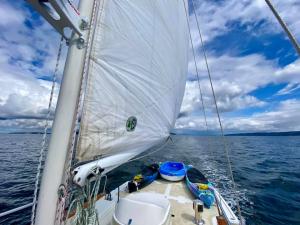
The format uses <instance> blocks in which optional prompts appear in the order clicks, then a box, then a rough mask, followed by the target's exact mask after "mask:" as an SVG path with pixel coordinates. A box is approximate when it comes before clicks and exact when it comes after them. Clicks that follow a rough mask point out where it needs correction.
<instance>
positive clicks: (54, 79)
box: [31, 37, 64, 225]
mask: <svg viewBox="0 0 300 225" xmlns="http://www.w3.org/2000/svg"><path fill="white" fill-rule="evenodd" d="M63 40H64V39H63V37H61V39H60V44H59V49H58V53H57V57H56V64H55V69H54V73H53V76H52V87H51V92H50V98H49V103H48V110H47V116H46V119H45V126H44V132H43V140H42V144H41V150H40V156H39V163H38V168H37V174H36V177H35V185H34V194H33V202H32V204H33V205H32V213H31V225H34V222H35V211H36V204H37V199H38V189H39V184H40V176H41V169H42V164H43V160H44V155H45V150H46V142H47V131H48V128H49V121H50V115H51V107H52V102H53V95H54V90H55V85H56V79H57V73H58V69H59V62H60V57H61V52H62V48H63Z"/></svg>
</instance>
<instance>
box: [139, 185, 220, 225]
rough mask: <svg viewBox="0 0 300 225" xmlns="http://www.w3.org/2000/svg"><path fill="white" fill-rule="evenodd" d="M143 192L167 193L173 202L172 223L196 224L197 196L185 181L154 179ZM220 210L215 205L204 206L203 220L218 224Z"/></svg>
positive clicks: (178, 224)
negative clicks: (191, 191)
mask: <svg viewBox="0 0 300 225" xmlns="http://www.w3.org/2000/svg"><path fill="white" fill-rule="evenodd" d="M141 191H143V192H156V193H160V194H163V195H165V196H166V197H167V198H168V199H169V201H170V203H171V215H172V216H171V224H173V225H181V224H186V225H189V224H195V220H194V218H195V216H194V210H193V200H194V199H195V197H194V196H193V195H192V194H191V193H190V191H189V190H188V188H187V187H186V184H185V182H184V181H181V182H168V181H164V180H157V181H154V182H153V183H152V184H151V185H149V186H147V187H145V188H143V189H142V190H141ZM217 215H218V210H217V207H216V206H215V205H213V206H212V207H210V209H207V208H204V212H203V220H204V221H205V224H216V219H215V218H216V216H217Z"/></svg>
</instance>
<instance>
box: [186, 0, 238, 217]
mask: <svg viewBox="0 0 300 225" xmlns="http://www.w3.org/2000/svg"><path fill="white" fill-rule="evenodd" d="M192 5H193V9H194V10H193V11H194V15H195V19H196V24H197V29H198V33H199V37H200V41H201V47H202V53H203V56H204V59H205V64H206V69H207V74H208V77H209V82H210V87H211V90H212V94H213V99H214V104H215V108H216V112H217V117H218V122H219V126H220V131H221V136H222V141H223V145H224V150H225V154H226V159H227V164H228V169H229V173H230V177H231V180H232V183H233V188H234V190H235V191H237V187H236V183H235V181H234V176H233V172H232V167H231V161H230V157H229V151H228V145H227V142H226V139H225V135H224V129H223V126H222V122H221V117H220V112H219V107H218V104H217V100H216V95H215V91H214V86H213V83H212V78H211V73H210V69H209V66H208V60H207V56H206V50H205V46H204V42H203V38H202V34H201V29H200V25H199V21H198V16H197V14H196V12H195V4H194V0H192ZM236 204H237V210H238V214H239V218H240V222H242V215H241V209H240V204H239V199H238V197H237V199H236Z"/></svg>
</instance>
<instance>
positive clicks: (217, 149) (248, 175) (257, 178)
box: [0, 134, 300, 225]
mask: <svg viewBox="0 0 300 225" xmlns="http://www.w3.org/2000/svg"><path fill="white" fill-rule="evenodd" d="M226 138H227V141H228V146H229V149H230V156H231V161H232V167H233V171H234V177H235V180H236V183H237V186H238V190H237V192H234V191H233V190H232V183H231V181H230V179H229V175H228V169H227V162H226V157H225V154H224V150H223V146H222V142H221V139H220V138H219V137H197V136H183V135H178V136H173V137H172V142H171V143H169V144H168V145H167V146H166V147H165V148H164V149H162V150H161V151H159V152H156V153H154V154H153V155H151V156H149V157H147V158H145V159H142V160H139V161H134V162H131V163H129V164H126V165H123V166H121V167H119V168H118V169H116V170H115V171H113V172H112V173H110V174H109V181H110V183H109V188H114V187H116V186H117V185H118V184H121V183H123V182H125V181H126V180H128V179H130V178H131V177H132V176H133V175H134V174H135V173H137V172H138V171H139V169H140V167H141V166H142V165H144V164H149V163H153V162H160V161H166V160H176V161H182V162H184V163H186V164H193V165H194V166H195V167H197V168H198V169H200V170H201V171H202V172H203V173H204V174H205V175H206V176H207V177H208V178H209V179H210V180H211V181H213V182H214V183H215V185H216V186H217V187H218V188H219V189H220V190H221V192H222V194H223V195H224V196H225V198H226V200H227V201H228V202H230V204H231V205H232V207H235V205H236V204H235V202H234V199H236V197H238V198H239V200H240V205H241V209H242V214H243V217H244V218H245V219H246V221H247V224H277V225H279V224H287V225H297V224H300V137H226ZM40 143H41V135H38V134H25V135H24V134H0V212H3V211H6V210H9V209H12V208H14V207H17V206H20V205H23V204H27V203H29V202H30V201H31V200H32V195H33V187H34V178H35V174H36V168H37V162H38V154H39V149H40ZM30 216H31V209H26V210H23V211H21V212H18V213H15V214H13V215H10V216H8V217H5V218H0V224H3V225H4V224H5V225H11V224H16V225H25V224H29V221H30Z"/></svg>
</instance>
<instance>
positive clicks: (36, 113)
mask: <svg viewBox="0 0 300 225" xmlns="http://www.w3.org/2000/svg"><path fill="white" fill-rule="evenodd" d="M25 4H28V3H26V2H18V3H17V2H16V4H9V3H8V2H1V7H0V20H1V22H0V27H1V30H2V31H1V34H0V90H1V91H0V118H2V119H6V118H11V119H9V120H8V119H6V120H2V121H1V123H0V127H1V128H2V129H4V128H5V127H6V126H7V129H10V128H11V127H14V126H15V128H18V127H19V128H20V127H23V128H26V127H27V128H30V129H31V128H33V127H34V126H35V125H34V123H35V124H36V127H40V123H42V122H41V120H38V119H43V118H45V116H46V112H47V107H48V102H49V95H50V88H51V85H52V82H51V81H48V80H47V79H48V78H51V76H52V73H53V71H54V65H55V61H56V55H57V51H58V45H59V35H58V34H56V33H55V32H54V31H53V29H52V28H51V27H50V25H48V24H47V23H46V22H45V21H44V20H42V19H41V18H36V16H35V17H34V18H33V15H32V13H31V12H30V11H29V10H28V8H26V7H25ZM2 18H4V19H3V20H2ZM13 18H14V19H13ZM5 19H6V20H7V21H6V20H5ZM25 23H26V24H25ZM65 55H66V48H65V49H64V51H63V55H62V58H61V63H60V69H59V71H60V73H59V74H58V76H59V77H58V80H60V78H61V72H62V68H63V66H64V58H65ZM38 78H43V79H38ZM45 78H46V79H45ZM56 85H57V86H56V91H55V96H54V101H53V107H52V109H51V111H52V112H53V111H54V106H55V104H56V100H57V93H58V89H59V83H57V84H56ZM1 128H0V129H1Z"/></svg>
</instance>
